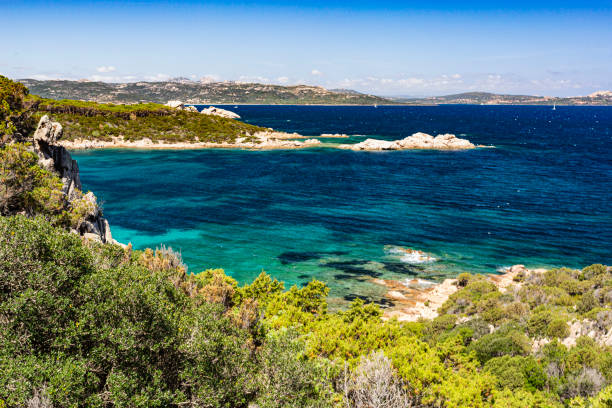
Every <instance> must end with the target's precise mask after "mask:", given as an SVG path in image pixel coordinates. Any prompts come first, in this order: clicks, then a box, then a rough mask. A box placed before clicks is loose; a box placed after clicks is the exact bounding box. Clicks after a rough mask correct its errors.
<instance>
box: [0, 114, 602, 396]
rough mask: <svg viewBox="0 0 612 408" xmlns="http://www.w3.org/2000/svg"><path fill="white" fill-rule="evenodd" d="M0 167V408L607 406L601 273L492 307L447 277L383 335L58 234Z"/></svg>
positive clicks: (352, 313) (49, 212)
mask: <svg viewBox="0 0 612 408" xmlns="http://www.w3.org/2000/svg"><path fill="white" fill-rule="evenodd" d="M11 115H12V113H11V112H8V115H5V118H6V117H12V116H11ZM3 120H4V121H6V120H7V119H3ZM2 129H4V130H3V132H4V134H5V135H6V134H9V133H8V132H7V129H9V126H7V125H6V123H4V127H3V128H2ZM12 132H13V134H14V133H16V132H23V128H19V127H17V128H16V129H15V130H12ZM0 160H1V162H0V168H1V169H2V173H1V174H0V176H1V178H2V180H1V182H2V184H1V185H0V193H1V194H2V195H1V196H0V197H1V198H2V201H1V203H0V204H1V207H2V209H3V210H2V211H3V212H2V215H3V216H1V217H0V407H3V408H4V407H56V408H58V407H105V408H106V407H177V408H178V407H228V408H229V407H238V408H239V407H244V408H246V407H249V406H250V407H261V408H277V407H278V408H280V407H296V408H297V407H321V408H323V407H330V408H331V407H334V408H340V407H349V408H366V407H367V408H370V407H388V408H396V407H397V408H400V407H426V408H438V407H446V408H468V407H470V408H471V407H497V408H514V407H516V408H523V407H541V408H545V407H550V408H553V407H559V408H560V407H572V408H582V407H583V408H587V407H592V408H609V407H611V406H612V385H611V384H612V349H611V347H609V346H606V345H605V344H604V343H605V341H604V338H603V337H602V336H600V334H603V333H607V332H608V331H609V330H610V327H612V269H611V268H610V267H607V266H603V265H592V266H589V267H586V268H584V269H582V270H573V269H567V268H560V269H554V270H550V271H547V272H546V273H535V272H534V273H525V274H522V275H519V276H517V278H516V285H515V286H514V287H512V288H510V289H509V290H507V291H505V292H501V291H500V290H498V288H497V287H496V286H495V285H493V284H491V283H490V282H488V281H487V280H485V279H483V278H482V277H480V276H477V275H476V276H475V275H469V274H463V275H461V276H460V279H459V280H458V285H459V286H460V289H459V290H458V291H457V292H456V293H455V294H453V295H452V296H451V297H450V298H449V299H448V301H447V302H446V303H445V304H444V305H443V306H442V308H441V310H440V312H441V315H440V316H439V317H437V318H435V319H433V320H422V321H419V322H413V323H402V322H398V321H397V320H395V319H392V320H389V321H384V320H382V319H381V317H382V312H381V310H380V308H379V307H378V306H376V305H374V304H365V303H364V302H363V301H362V300H360V299H357V300H355V301H354V302H353V303H352V304H351V305H350V307H348V308H347V309H346V310H342V311H338V312H329V311H328V307H327V295H328V288H327V286H326V285H325V284H324V283H323V282H319V281H316V280H313V281H311V282H310V283H308V284H307V285H306V286H304V287H301V288H299V287H295V286H294V287H291V288H288V289H286V288H285V287H284V284H283V283H282V282H279V281H277V280H275V279H273V278H272V277H270V276H269V275H267V274H265V273H264V272H262V273H261V275H260V276H259V277H258V278H257V279H255V280H254V281H253V282H252V283H250V284H247V285H243V286H240V285H238V283H237V282H236V281H235V280H234V279H232V278H231V277H229V276H227V275H226V274H225V273H224V272H223V271H222V270H220V269H209V270H205V271H202V272H200V273H196V274H192V273H189V272H188V270H187V267H186V266H185V265H184V264H183V262H182V260H181V256H180V254H179V253H176V252H175V251H173V250H172V249H171V248H166V247H161V248H157V249H155V250H153V249H146V250H144V251H135V250H132V248H131V246H127V247H122V246H120V245H112V244H101V243H97V242H95V241H90V240H87V239H84V238H82V237H80V236H79V235H78V234H75V233H71V232H69V229H70V228H71V226H70V222H68V221H64V220H65V219H68V220H70V219H72V218H71V217H65V215H64V213H65V212H68V213H70V211H72V210H71V209H66V208H65V207H63V206H62V205H59V203H58V201H57V199H56V196H55V195H56V192H57V189H58V188H59V184H58V182H59V181H58V180H57V178H54V176H53V174H51V173H48V172H45V171H44V170H43V169H42V168H40V167H39V166H38V164H37V161H36V160H37V159H36V156H35V155H34V154H32V153H31V152H30V151H29V150H28V146H27V145H24V144H22V143H20V142H17V141H11V142H7V143H5V145H4V147H3V148H2V150H1V154H0ZM75 211H76V210H75ZM78 214H79V213H78V211H76V215H75V217H77V218H78ZM570 325H571V327H574V326H576V325H579V326H584V327H587V328H588V329H589V330H588V332H589V333H590V335H589V336H580V335H575V333H573V331H572V330H573V329H571V328H570Z"/></svg>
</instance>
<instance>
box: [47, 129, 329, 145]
mask: <svg viewBox="0 0 612 408" xmlns="http://www.w3.org/2000/svg"><path fill="white" fill-rule="evenodd" d="M294 139H305V140H303V141H302V140H294ZM59 144H60V145H61V146H63V147H65V148H66V149H69V150H85V149H120V148H127V149H179V150H180V149H251V150H272V149H300V148H307V147H316V146H319V145H321V142H320V141H319V140H318V139H314V138H312V139H308V138H306V137H305V136H302V135H299V134H297V133H284V132H275V131H273V130H270V131H267V132H257V133H255V134H254V135H252V136H251V137H239V138H237V139H236V140H235V142H233V143H232V142H222V143H214V142H199V141H195V142H178V143H177V142H166V141H164V140H160V141H155V142H154V141H152V140H151V139H148V138H144V139H140V140H135V141H131V140H125V139H124V138H123V137H121V136H119V137H113V138H112V139H111V140H83V139H77V140H74V141H68V140H64V141H60V142H59Z"/></svg>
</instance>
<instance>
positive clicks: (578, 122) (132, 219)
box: [74, 106, 612, 299]
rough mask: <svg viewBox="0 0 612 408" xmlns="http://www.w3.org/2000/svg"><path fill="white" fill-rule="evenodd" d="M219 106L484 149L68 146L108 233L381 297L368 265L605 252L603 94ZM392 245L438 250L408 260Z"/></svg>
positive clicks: (579, 257)
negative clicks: (464, 102) (599, 98)
mask: <svg viewBox="0 0 612 408" xmlns="http://www.w3.org/2000/svg"><path fill="white" fill-rule="evenodd" d="M225 108H227V109H231V110H234V111H235V112H237V113H238V114H240V115H241V116H242V118H243V120H245V121H246V122H249V123H253V124H257V125H261V126H268V127H272V128H275V129H278V130H284V131H289V132H294V131H295V132H299V133H301V134H303V135H320V134H322V133H346V134H349V135H355V136H351V138H350V141H351V142H357V141H361V140H363V139H364V138H365V137H376V138H384V139H389V140H390V139H398V138H403V137H406V136H409V135H410V134H412V133H414V132H419V131H422V132H426V133H430V134H434V135H435V134H438V133H454V134H456V135H457V136H460V137H465V138H467V139H469V140H470V141H472V142H473V143H476V144H484V145H492V146H495V148H484V149H475V150H470V151H449V152H440V151H397V152H353V151H345V150H339V149H331V148H313V149H308V150H285V151H280V150H276V151H241V150H184V151H177V150H169V151H159V150H155V151H142V150H98V151H85V152H83V151H81V152H75V153H74V157H75V158H76V159H77V160H78V162H79V166H80V169H81V179H82V181H83V184H84V188H85V189H87V190H91V191H94V192H95V193H96V195H97V196H98V198H99V200H101V201H102V202H103V205H104V213H105V215H106V217H107V218H108V219H109V222H110V224H111V227H112V232H113V236H114V237H115V238H116V239H118V240H119V241H121V242H125V243H127V242H132V244H133V245H134V246H135V247H136V248H144V247H156V246H159V245H160V244H162V243H163V244H166V245H168V246H171V247H173V248H174V249H177V250H180V251H181V252H182V255H183V258H184V260H185V261H186V263H187V264H188V266H189V270H190V271H192V272H199V271H201V270H203V269H205V268H224V269H225V270H226V272H228V273H229V274H231V275H232V276H234V277H235V278H236V279H238V280H239V281H240V282H248V281H250V280H252V279H253V278H254V277H255V276H257V275H258V274H259V273H260V272H261V271H262V270H265V271H267V272H269V273H270V274H272V275H273V276H275V277H277V278H279V279H282V280H284V281H286V282H287V283H288V284H303V283H305V282H307V281H308V280H310V279H312V278H317V279H322V280H324V281H326V282H327V283H328V284H329V285H330V287H331V288H332V296H333V297H337V298H346V299H350V298H352V297H354V296H355V295H364V296H372V297H373V298H376V297H377V296H379V295H380V294H381V293H382V291H383V289H382V288H380V287H378V286H376V285H373V284H371V283H369V282H368V280H369V279H370V278H371V277H382V278H393V279H406V278H413V277H421V278H424V279H431V280H436V279H441V278H443V277H445V276H452V275H456V274H457V273H459V272H462V271H468V272H475V273H494V272H495V271H496V270H498V269H499V268H501V267H504V266H509V265H513V264H517V263H523V264H525V265H527V266H529V267H549V266H562V265H565V266H569V267H583V266H586V265H589V264H591V263H607V264H612V147H611V146H612V108H611V107H564V106H559V107H557V109H556V110H554V111H553V110H552V108H551V107H547V106H542V107H539V106H431V107H392V106H389V107H387V106H379V107H378V108H375V107H367V106H361V107H321V106H239V107H236V108H235V107H233V106H231V107H225ZM328 141H330V142H334V143H346V142H347V140H346V139H330V140H328ZM396 246H400V247H405V248H414V249H419V250H423V251H425V252H427V253H430V254H431V255H432V256H433V257H435V258H436V259H437V261H435V262H429V263H420V264H415V263H410V262H406V259H405V258H404V257H402V256H401V255H398V253H397V251H393V249H392V248H394V247H396Z"/></svg>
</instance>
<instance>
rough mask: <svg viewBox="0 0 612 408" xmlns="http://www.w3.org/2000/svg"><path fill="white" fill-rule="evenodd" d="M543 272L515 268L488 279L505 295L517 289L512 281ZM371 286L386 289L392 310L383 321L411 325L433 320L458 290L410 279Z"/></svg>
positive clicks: (452, 283)
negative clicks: (394, 320)
mask: <svg viewBox="0 0 612 408" xmlns="http://www.w3.org/2000/svg"><path fill="white" fill-rule="evenodd" d="M545 271H546V270H545V269H534V270H528V269H527V268H525V266H524V265H514V266H511V267H510V268H507V269H506V270H505V272H504V273H502V274H500V275H488V279H489V280H490V281H491V282H492V283H493V284H495V285H496V286H497V287H498V288H499V290H500V291H502V292H504V291H505V290H507V288H508V287H510V286H511V285H515V284H516V285H518V284H519V283H517V282H515V281H514V278H515V277H516V276H517V275H519V274H525V273H528V272H538V273H540V272H545ZM372 283H375V284H378V285H382V286H384V287H386V288H387V289H388V291H387V293H386V295H385V298H386V299H388V300H390V301H391V302H392V303H393V304H394V306H393V307H390V308H388V309H386V310H385V312H384V315H383V317H384V318H385V319H391V318H393V317H395V318H397V319H398V320H399V321H408V322H414V321H417V320H419V319H433V318H435V317H437V316H438V309H439V308H440V307H441V306H442V305H443V304H444V302H446V300H448V298H449V297H450V296H451V295H452V294H453V293H455V292H457V290H459V287H458V285H457V279H456V278H454V279H445V280H444V281H443V282H441V283H433V282H428V281H423V280H421V279H413V280H410V281H406V282H399V281H394V280H384V279H372Z"/></svg>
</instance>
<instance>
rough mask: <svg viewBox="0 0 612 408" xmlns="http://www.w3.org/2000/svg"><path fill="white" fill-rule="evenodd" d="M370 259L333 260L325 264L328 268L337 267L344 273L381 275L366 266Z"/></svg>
mask: <svg viewBox="0 0 612 408" xmlns="http://www.w3.org/2000/svg"><path fill="white" fill-rule="evenodd" d="M368 263H369V261H363V260H353V261H333V262H327V263H325V266H326V267H328V268H333V269H337V270H339V271H342V272H344V273H348V274H351V275H368V276H373V277H378V276H380V275H381V273H380V272H375V271H372V270H370V269H367V268H364V265H367V264H368Z"/></svg>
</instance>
